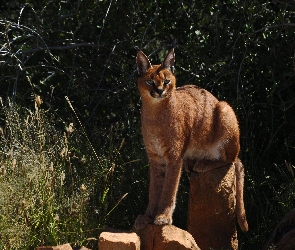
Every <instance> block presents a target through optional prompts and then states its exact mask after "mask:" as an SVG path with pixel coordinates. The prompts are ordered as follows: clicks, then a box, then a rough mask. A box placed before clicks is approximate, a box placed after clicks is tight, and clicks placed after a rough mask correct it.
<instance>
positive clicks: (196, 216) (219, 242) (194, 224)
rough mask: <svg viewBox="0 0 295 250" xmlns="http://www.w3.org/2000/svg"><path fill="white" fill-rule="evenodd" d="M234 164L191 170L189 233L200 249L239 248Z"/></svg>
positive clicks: (235, 249) (234, 249)
mask: <svg viewBox="0 0 295 250" xmlns="http://www.w3.org/2000/svg"><path fill="white" fill-rule="evenodd" d="M235 178H236V175H235V167H234V165H229V166H226V167H222V168H217V169H213V170H211V171H207V172H204V173H191V180H190V194H189V212H188V230H187V231H188V232H190V233H191V234H192V236H193V237H194V239H195V240H196V242H197V243H198V245H199V247H200V248H201V249H202V250H209V249H231V250H237V249H238V239H237V230H236V181H235Z"/></svg>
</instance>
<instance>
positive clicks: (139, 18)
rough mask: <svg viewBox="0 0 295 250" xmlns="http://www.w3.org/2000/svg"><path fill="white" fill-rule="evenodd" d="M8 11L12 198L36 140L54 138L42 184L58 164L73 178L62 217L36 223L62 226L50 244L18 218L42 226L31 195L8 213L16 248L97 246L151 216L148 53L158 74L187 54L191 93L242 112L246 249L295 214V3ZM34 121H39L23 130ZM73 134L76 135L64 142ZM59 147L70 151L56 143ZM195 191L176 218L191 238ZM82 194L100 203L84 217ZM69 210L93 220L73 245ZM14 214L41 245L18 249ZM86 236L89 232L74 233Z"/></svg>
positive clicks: (9, 243)
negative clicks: (143, 127)
mask: <svg viewBox="0 0 295 250" xmlns="http://www.w3.org/2000/svg"><path fill="white" fill-rule="evenodd" d="M0 10H1V12H0V45H1V48H0V55H1V60H0V70H1V75H0V79H1V80H0V89H1V92H0V93H1V97H2V113H1V118H2V119H1V121H0V124H1V127H2V129H1V131H2V132H1V133H2V137H3V140H4V141H3V145H5V147H3V149H2V151H1V164H2V167H1V169H2V177H1V179H0V183H1V189H0V190H7V189H6V187H7V185H8V184H7V183H8V182H9V178H8V177H7V174H8V173H10V174H12V173H13V171H12V170H11V169H15V167H16V166H18V167H19V168H21V166H23V164H21V163H22V161H24V160H23V159H25V157H24V155H26V154H25V152H23V151H17V150H15V149H16V148H19V147H18V146H17V145H18V144H17V143H19V142H21V145H22V146H23V145H24V144H26V143H27V142H28V140H27V139H25V138H27V137H25V136H24V135H25V134H27V133H28V134H36V138H35V137H34V138H35V139H34V140H35V141H38V140H40V138H43V139H44V138H47V136H48V139H44V140H43V139H42V142H44V145H47V149H46V150H45V148H46V147H44V146H42V147H41V146H40V145H43V144H42V143H41V144H40V143H38V147H37V148H35V145H34V144H33V143H31V144H29V145H27V147H30V148H34V150H31V151H30V155H32V152H33V154H36V155H37V156H38V157H39V158H38V157H37V159H38V162H39V165H40V166H42V164H45V165H44V168H45V169H46V168H48V169H49V170H48V171H49V172H48V173H47V172H46V171H47V170H46V171H45V173H47V174H45V175H44V172H42V171H41V173H40V175H38V180H40V179H43V180H45V179H48V174H50V166H51V165H52V164H51V162H53V163H54V166H55V169H56V171H57V172H58V171H59V172H58V173H59V174H57V176H56V178H59V179H60V178H61V176H62V174H64V175H65V176H66V177H65V179H66V180H68V181H65V182H64V183H62V185H61V184H60V183H59V184H60V185H59V186H57V184H54V187H55V189H54V190H52V192H53V194H54V202H53V201H52V202H53V203H52V210H50V211H47V212H44V211H43V212H42V213H41V214H40V216H39V217H38V220H36V221H42V220H41V218H43V217H42V216H45V217H46V218H51V220H49V221H51V222H50V223H51V224H50V223H49V222H48V221H47V222H48V223H46V222H43V224H50V225H52V223H55V226H54V227H53V229H51V230H49V229H48V228H47V229H44V233H43V235H41V236H42V237H41V236H40V233H38V232H39V231H38V230H37V228H38V227H36V225H37V224H38V223H37V222H36V223H31V224H30V223H29V222H28V219H26V218H25V217H26V216H27V217H28V216H29V213H28V212H26V213H25V212H16V211H17V210H16V208H15V207H17V205H16V204H18V206H20V207H22V206H23V208H26V209H23V210H21V211H29V208H30V209H33V210H32V211H33V212H31V216H32V217H33V214H34V211H35V212H36V211H37V210H34V205H29V204H30V203H28V201H26V202H25V204H26V205H25V204H23V203H22V200H27V199H28V198H26V197H25V195H23V196H24V197H20V198H17V199H15V200H12V201H11V202H12V203H10V205H9V207H10V209H7V206H8V205H7V204H6V203H5V202H4V201H3V202H2V203H1V205H2V209H3V211H4V210H5V211H6V212H7V213H6V214H5V215H3V216H2V217H1V220H0V225H1V228H2V232H1V231H0V241H1V246H2V248H3V249H31V248H32V247H34V246H37V245H40V244H56V243H63V242H71V243H74V244H80V243H84V244H88V245H89V246H91V245H95V244H96V243H93V241H94V242H95V238H97V235H98V234H99V232H100V230H101V229H102V228H103V227H104V226H110V227H114V228H117V229H123V230H126V229H130V228H131V226H132V224H133V222H134V220H135V218H136V216H137V215H138V214H140V213H143V212H144V209H145V206H146V204H147V186H148V180H147V179H148V168H147V167H148V162H147V158H146V155H145V151H144V147H143V144H142V140H141V134H140V122H139V116H140V97H139V94H138V91H137V87H136V77H137V74H136V65H135V56H136V49H135V47H136V46H137V47H139V48H140V49H142V50H143V51H144V52H145V53H146V54H147V55H149V57H150V58H151V61H152V62H154V63H158V62H160V61H161V60H162V59H163V57H164V56H165V54H166V52H167V50H168V49H170V48H171V47H175V51H176V75H177V79H178V85H179V86H181V85H183V84H187V83H191V84H196V85H198V86H200V87H203V88H205V89H207V90H209V91H210V92H212V93H213V94H214V95H216V96H217V97H218V98H219V99H220V100H226V101H227V102H229V103H230V104H231V105H232V106H233V107H234V109H235V111H236V113H237V116H238V119H239V122H240V128H241V143H242V145H241V149H242V150H241V159H242V161H243V163H244V165H245V168H246V173H247V176H246V183H245V203H246V210H247V216H248V221H249V224H250V232H249V233H247V234H244V233H239V243H240V249H253V248H255V249H259V248H261V246H262V245H263V243H264V242H265V240H266V239H267V238H268V237H269V236H270V234H271V231H272V230H273V228H274V227H275V225H276V224H277V223H278V221H279V220H280V219H281V218H282V217H283V215H284V214H285V213H286V212H288V211H290V210H291V209H292V208H294V203H295V201H294V197H295V196H294V195H295V194H294V160H295V159H294V155H295V154H294V148H295V129H294V127H295V120H294V117H295V87H294V86H295V85H294V82H295V81H294V80H295V77H294V73H295V52H294V45H295V44H294V41H295V32H294V31H295V5H294V1H291V0H290V1H288V0H285V1H277V0H272V1H238V0H227V1H226V0H225V1H221V0H219V1H217V0H210V1H203V0H200V1H175V0H163V1H155V0H154V1H150V2H144V1H138V0H128V1H123V0H108V1H105V0H73V1H72V0H64V1H57V0H38V1H36V0H25V1H6V2H1V3H0ZM36 96H41V98H42V100H43V103H42V104H41V106H38V105H37V104H35V106H34V101H35V98H36ZM65 96H67V97H68V98H69V100H70V102H71V104H72V107H73V109H74V110H75V112H74V111H73V109H72V108H71V106H70V105H69V103H68V102H67V100H66V99H65ZM36 105H37V106H36ZM32 114H33V115H32ZM28 115H31V118H30V120H29V123H25V124H23V125H25V126H24V127H22V126H23V125H22V123H23V122H24V120H25V119H26V117H27V116H28ZM16 121H18V122H17V123H16V124H15V122H16ZM41 121H42V122H41ZM70 123H73V126H74V128H75V130H74V132H73V133H69V132H65V128H69V124H70ZM28 124H31V125H32V127H33V128H34V130H32V131H31V130H29V126H28ZM40 124H44V126H43V127H42V126H41V125H40ZM26 129H28V131H27V130H26ZM40 131H42V133H41V132H40ZM64 133H66V134H65V135H64ZM15 134H18V137H16V135H15ZM40 134H42V135H44V137H42V136H40ZM20 135H21V136H22V137H19V136H20ZM38 135H39V136H38ZM54 135H56V136H57V138H58V142H59V143H60V145H59V146H58V147H57V146H56V145H57V144H56V142H53V141H52V140H51V139H50V138H52V136H54ZM13 138H17V139H13ZM20 138H23V139H20ZM56 147H57V148H58V149H56ZM67 147H68V151H66V154H63V155H62V154H61V152H62V150H63V149H64V148H66V149H67ZM50 148H54V149H56V150H57V153H56V154H52V155H50V156H52V158H50V159H48V160H46V161H44V159H43V158H42V157H41V158H40V155H43V153H44V154H45V155H47V154H48V152H49V151H50V150H49V149H50ZM11 149H14V150H13V152H14V153H9V152H12V151H11ZM40 152H42V154H40ZM50 152H51V151H50ZM69 152H70V153H69ZM65 155H66V157H65ZM21 156H22V157H21ZM83 156H85V158H86V159H87V161H86V163H85V164H86V165H85V164H84V160H83V159H85V158H83ZM63 157H65V158H63ZM28 159H30V158H27V159H26V162H27V161H29V160H28ZM30 161H31V160H30ZM19 162H20V164H18V163H19ZM33 162H34V161H33ZM40 162H41V163H40ZM44 162H45V163H44ZM81 164H82V165H83V164H84V167H81ZM5 168H6V169H7V171H6V172H5V171H4V169H5ZM31 168H36V166H35V164H32V166H31ZM9 169H10V170H9ZM40 169H42V167H40ZM8 170H9V171H11V172H9V171H8ZM4 172H5V173H6V175H5V174H4ZM10 176H11V175H10ZM18 176H19V177H21V178H20V180H19V181H23V180H24V178H29V177H28V175H27V173H24V172H20V173H19V174H18ZM10 179H11V178H10ZM188 179H189V178H188V176H187V175H186V174H184V175H183V177H182V180H181V186H180V190H179V195H178V196H179V197H178V202H177V208H176V211H175V215H174V224H175V225H176V226H179V227H181V228H185V227H186V218H185V217H184V216H183V214H186V209H187V197H188V189H189V187H188V185H189V184H188V182H189V181H188ZM13 181H14V182H17V179H15V180H13ZM82 184H83V185H86V186H87V194H85V192H84V191H83V190H84V189H83V186H82ZM9 185H12V184H9ZM44 185H45V184H44ZM45 186H46V185H45ZM81 187H82V188H81ZM14 190H18V189H17V187H15V188H14ZM20 190H21V189H20ZM36 190H40V188H37V189H36ZM46 190H47V189H45V190H44V192H47V191H48V190H47V191H46ZM36 192H37V191H36ZM83 192H84V193H83ZM20 193H22V192H20ZM82 193H83V194H82ZM126 194H127V195H126ZM19 195H20V196H21V194H19ZM81 195H86V196H87V199H85V200H86V201H87V202H86V201H85V202H86V203H87V205H85V206H84V205H83V204H86V203H84V202H83V201H81V199H80V198H79V197H81ZM45 197H46V195H45ZM43 199H44V198H43ZM62 199H64V200H65V201H63V202H65V204H68V205H67V206H68V210H67V209H64V210H63V212H61V209H60V208H59V207H58V206H56V204H57V203H58V201H59V200H60V201H61V200H62ZM66 199H68V200H70V201H73V200H75V199H76V200H77V201H76V203H77V204H79V206H80V207H79V209H80V210H79V213H78V214H79V216H80V217H79V216H78V217H77V216H76V215H75V216H76V217H75V216H72V217H71V216H70V217H71V218H73V219H72V221H71V223H70V225H72V227H73V229H72V230H69V231H68V233H64V232H65V231H67V230H65V229H64V228H69V227H70V226H68V225H69V224H67V223H69V221H66V220H65V219H64V220H63V216H64V218H66V217H67V216H69V215H72V214H73V204H74V203H73V202H69V203H66ZM41 200H42V199H41ZM13 202H14V203H13ZM19 204H20V205H19ZM22 204H23V205H22ZM77 206H78V205H77ZM35 209H36V207H35ZM75 209H76V208H75ZM66 210H67V211H66ZM76 210H77V209H76ZM15 213H19V216H20V218H19V220H20V222H19V223H20V224H19V226H20V225H22V226H23V227H25V228H26V230H27V231H26V230H24V231H26V232H27V234H26V235H25V236H22V237H27V238H28V237H29V238H30V239H31V240H30V241H29V242H26V243H24V242H25V241H24V240H21V237H20V238H19V239H17V240H16V239H14V240H11V236H10V235H11V234H10V233H9V230H10V229H11V227H13V226H12V225H14V224H13V222H11V224H9V223H8V222H9V221H11V218H12V217H13V216H15ZM57 213H60V216H59V219H58V220H57V217H56V214H57ZM26 214H27V215H26ZM49 215H50V216H49ZM62 215H63V216H62ZM81 216H82V217H81ZM79 218H80V219H79ZM81 218H82V220H83V221H84V222H83V225H82V224H81V223H80V222H81ZM35 219H36V218H35ZM32 224H33V225H34V226H32ZM3 225H6V229H7V230H4V229H5V227H4V226H3ZM9 225H10V226H9ZM38 225H40V223H39V224H38ZM2 226H3V227H2ZM62 226H64V227H62ZM32 228H34V230H33V229H32ZM77 229H79V230H78V231H79V232H81V233H77V234H73V231H76V230H77ZM62 232H63V233H62ZM61 234H63V237H60V235H61ZM50 235H51V236H52V235H55V236H54V237H51V236H50ZM93 239H94V240H93ZM16 242H17V244H16ZM4 247H5V248H4Z"/></svg>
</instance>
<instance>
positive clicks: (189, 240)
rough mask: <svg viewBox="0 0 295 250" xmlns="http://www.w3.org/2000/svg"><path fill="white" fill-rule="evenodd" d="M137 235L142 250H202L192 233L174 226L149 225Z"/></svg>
mask: <svg viewBox="0 0 295 250" xmlns="http://www.w3.org/2000/svg"><path fill="white" fill-rule="evenodd" d="M137 233H138V235H139V236H140V239H141V250H200V248H199V247H198V246H197V244H196V242H195V240H194V238H193V237H192V235H191V234H190V233H188V232H187V231H184V230H182V229H180V228H177V227H175V226H173V225H165V226H158V225H153V224H148V225H147V226H146V227H145V228H144V229H142V230H139V231H138V232H137Z"/></svg>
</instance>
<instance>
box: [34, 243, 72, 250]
mask: <svg viewBox="0 0 295 250" xmlns="http://www.w3.org/2000/svg"><path fill="white" fill-rule="evenodd" d="M36 250H73V249H72V247H71V245H70V244H64V245H59V246H43V247H36Z"/></svg>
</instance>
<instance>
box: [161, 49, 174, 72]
mask: <svg viewBox="0 0 295 250" xmlns="http://www.w3.org/2000/svg"><path fill="white" fill-rule="evenodd" d="M174 61H175V54H174V49H171V50H170V51H169V52H168V54H167V56H166V57H165V59H164V61H163V63H162V67H164V68H166V69H168V70H171V71H172V73H173V72H174Z"/></svg>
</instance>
